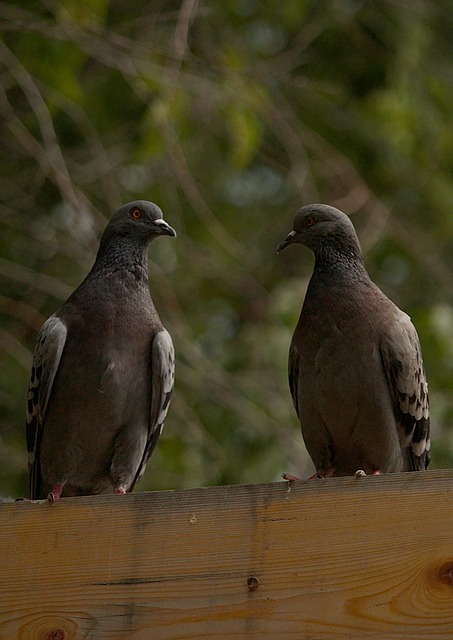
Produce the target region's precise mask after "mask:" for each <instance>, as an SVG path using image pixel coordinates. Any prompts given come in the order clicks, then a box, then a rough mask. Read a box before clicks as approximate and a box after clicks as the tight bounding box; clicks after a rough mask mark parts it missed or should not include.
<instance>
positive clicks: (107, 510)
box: [0, 471, 453, 640]
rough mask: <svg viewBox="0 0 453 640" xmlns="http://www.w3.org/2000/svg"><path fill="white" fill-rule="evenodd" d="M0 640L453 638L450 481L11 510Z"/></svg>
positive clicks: (348, 483)
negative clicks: (89, 639) (16, 639)
mask: <svg viewBox="0 0 453 640" xmlns="http://www.w3.org/2000/svg"><path fill="white" fill-rule="evenodd" d="M0 567H1V569H0V638H1V639H2V640H3V639H5V640H11V639H15V638H19V639H20V640H24V639H29V638H33V639H38V640H44V639H45V640H69V639H73V638H74V639H77V640H81V639H82V638H83V639H85V638H93V639H94V638H95V639H100V640H102V639H109V640H113V639H120V638H127V639H133V640H141V639H143V640H148V639H153V640H160V639H162V640H176V639H178V640H188V639H192V638H196V639H197V640H200V639H209V640H213V639H216V638H222V639H224V640H228V639H232V640H233V639H234V640H242V639H246V638H247V639H249V638H256V639H258V638H259V639H260V640H267V639H269V640H276V639H279V638H282V639H284V640H296V639H297V640H303V639H307V640H308V639H310V640H324V639H331V640H337V639H340V638H341V639H351V638H354V639H358V638H367V639H368V638H379V639H380V640H390V639H392V638H395V639H396V638H398V640H401V638H410V639H411V640H417V639H420V640H421V639H427V640H428V639H429V640H436V639H437V638H445V639H446V638H453V472H452V471H432V472H429V473H407V474H398V475H393V476H390V475H389V476H381V477H367V478H357V479H356V478H340V479H330V480H313V481H310V482H307V483H303V482H297V483H294V484H293V485H292V486H291V487H289V485H288V483H286V482H281V483H276V484H269V485H247V486H225V487H213V488H206V489H192V490H186V491H176V492H171V491H164V492H156V493H136V494H131V495H126V496H121V495H112V496H92V497H82V498H67V499H62V500H61V501H59V502H58V503H56V504H48V503H45V502H35V503H30V502H22V503H11V504H3V505H0Z"/></svg>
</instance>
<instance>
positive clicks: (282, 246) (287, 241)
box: [277, 231, 296, 253]
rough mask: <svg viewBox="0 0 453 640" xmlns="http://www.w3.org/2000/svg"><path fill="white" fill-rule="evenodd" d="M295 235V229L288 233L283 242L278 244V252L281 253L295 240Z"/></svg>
mask: <svg viewBox="0 0 453 640" xmlns="http://www.w3.org/2000/svg"><path fill="white" fill-rule="evenodd" d="M295 235H296V232H295V231H291V233H288V235H287V236H286V238H285V239H284V240H283V242H280V244H279V245H278V247H277V253H280V252H281V251H283V249H286V247H287V246H288V245H289V244H291V243H292V242H293V241H294V236H295Z"/></svg>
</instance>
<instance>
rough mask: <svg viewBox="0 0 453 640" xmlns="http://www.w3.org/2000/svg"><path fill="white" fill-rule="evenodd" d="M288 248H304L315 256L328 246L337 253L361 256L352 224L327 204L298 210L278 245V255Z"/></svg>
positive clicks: (345, 216) (307, 206)
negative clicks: (299, 245) (291, 245)
mask: <svg viewBox="0 0 453 640" xmlns="http://www.w3.org/2000/svg"><path fill="white" fill-rule="evenodd" d="M290 244H303V245H305V246H306V247H308V248H309V249H311V250H312V251H314V252H315V253H318V251H320V250H321V249H323V248H324V247H327V246H330V247H335V249H336V250H337V251H339V252H340V253H348V254H349V255H358V256H360V255H361V251H360V244H359V240H358V238H357V234H356V232H355V229H354V226H353V224H352V222H351V220H350V219H349V218H348V216H347V215H346V214H344V213H343V212H342V211H340V210H339V209H335V207H331V206H329V205H327V204H309V205H306V206H305V207H302V209H299V211H298V212H297V213H296V216H295V218H294V225H293V230H292V231H291V232H290V233H289V234H288V235H287V236H286V238H285V239H284V240H283V242H281V243H280V244H279V245H278V248H277V253H280V251H283V249H286V247H287V246H288V245H290Z"/></svg>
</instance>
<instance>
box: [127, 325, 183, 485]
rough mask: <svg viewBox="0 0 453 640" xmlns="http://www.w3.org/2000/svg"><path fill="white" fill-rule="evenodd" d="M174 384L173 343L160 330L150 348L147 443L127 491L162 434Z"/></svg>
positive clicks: (163, 331)
mask: <svg viewBox="0 0 453 640" xmlns="http://www.w3.org/2000/svg"><path fill="white" fill-rule="evenodd" d="M174 382H175V352H174V349H173V342H172V340H171V337H170V334H169V333H168V331H166V330H165V329H162V330H161V331H159V332H158V333H157V334H156V336H155V338H154V340H153V343H152V347H151V413H150V420H149V430H148V441H147V443H146V448H145V451H144V454H143V457H142V460H141V462H140V465H139V467H138V471H137V474H136V476H135V478H134V481H133V483H132V485H131V487H130V489H129V491H132V490H133V488H134V486H135V484H136V482H138V480H139V479H140V478H141V476H142V475H143V472H144V471H145V467H146V463H147V462H148V460H149V457H150V456H151V454H152V452H153V451H154V447H155V446H156V444H157V441H158V440H159V437H160V434H161V433H162V429H163V428H164V422H165V418H166V417H167V412H168V406H169V404H170V399H171V394H172V391H173V385H174Z"/></svg>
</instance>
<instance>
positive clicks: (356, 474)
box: [354, 469, 381, 478]
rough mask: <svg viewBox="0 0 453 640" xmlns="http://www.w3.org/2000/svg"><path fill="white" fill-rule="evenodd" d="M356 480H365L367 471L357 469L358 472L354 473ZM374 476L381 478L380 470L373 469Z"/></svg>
mask: <svg viewBox="0 0 453 640" xmlns="http://www.w3.org/2000/svg"><path fill="white" fill-rule="evenodd" d="M354 475H355V477H356V478H363V477H364V476H366V475H367V474H366V473H365V471H364V470H363V469H357V471H356V472H355V473H354ZM371 475H373V476H380V475H381V472H380V471H379V469H373V472H372V474H371Z"/></svg>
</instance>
